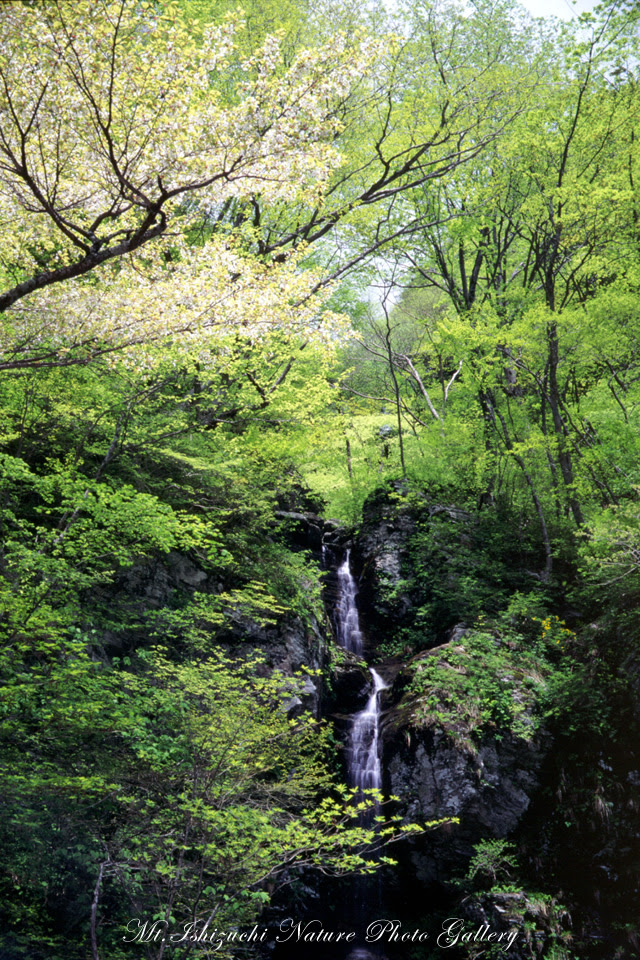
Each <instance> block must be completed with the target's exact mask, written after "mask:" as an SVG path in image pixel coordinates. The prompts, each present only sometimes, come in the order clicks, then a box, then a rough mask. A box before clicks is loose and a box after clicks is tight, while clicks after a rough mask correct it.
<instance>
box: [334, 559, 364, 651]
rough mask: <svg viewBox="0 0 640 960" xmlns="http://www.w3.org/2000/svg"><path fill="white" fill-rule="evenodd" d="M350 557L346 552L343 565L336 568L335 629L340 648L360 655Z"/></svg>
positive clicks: (360, 638)
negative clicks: (336, 601) (336, 600)
mask: <svg viewBox="0 0 640 960" xmlns="http://www.w3.org/2000/svg"><path fill="white" fill-rule="evenodd" d="M350 555H351V551H350V550H347V553H346V556H345V558H344V561H343V563H342V564H341V566H340V567H338V603H337V607H336V627H337V631H338V643H339V644H340V646H341V647H344V649H345V650H350V651H351V652H352V653H357V654H358V655H360V654H361V653H362V633H361V631H360V621H359V619H358V607H357V606H356V596H357V593H358V590H357V587H356V582H355V580H354V579H353V575H352V573H351V565H350Z"/></svg>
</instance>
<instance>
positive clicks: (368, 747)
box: [336, 550, 386, 790]
mask: <svg viewBox="0 0 640 960" xmlns="http://www.w3.org/2000/svg"><path fill="white" fill-rule="evenodd" d="M357 593H358V589H357V587H356V582H355V580H354V578H353V574H352V573H351V564H350V551H349V550H347V554H346V556H345V559H344V562H343V563H342V564H341V566H340V567H339V568H338V603H337V607H336V626H337V630H338V642H339V643H340V645H341V646H342V647H344V648H345V650H351V651H352V653H355V654H358V655H361V654H362V648H363V640H362V632H361V630H360V620H359V618H358V607H357V606H356V596H357ZM370 672H371V677H372V679H373V687H372V691H371V696H370V697H369V699H368V700H367V704H366V706H365V708H364V710H361V711H360V712H359V713H356V714H355V715H354V717H353V721H352V724H351V732H350V734H349V750H348V762H349V778H350V780H351V782H352V784H353V786H354V787H359V788H360V789H361V790H370V789H373V788H377V789H378V790H379V789H380V787H381V786H382V771H381V767H380V756H379V742H378V741H379V721H380V704H379V696H378V695H379V693H380V691H381V690H385V689H386V684H385V682H384V680H383V679H382V677H381V676H380V675H379V674H378V673H376V671H375V670H374V669H372V668H370Z"/></svg>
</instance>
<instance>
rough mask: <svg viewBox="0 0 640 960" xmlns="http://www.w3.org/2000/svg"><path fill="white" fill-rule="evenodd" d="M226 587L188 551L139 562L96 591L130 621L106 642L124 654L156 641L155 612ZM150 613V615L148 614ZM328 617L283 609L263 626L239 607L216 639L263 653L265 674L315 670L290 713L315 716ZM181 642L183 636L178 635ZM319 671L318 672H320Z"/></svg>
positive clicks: (228, 647)
mask: <svg viewBox="0 0 640 960" xmlns="http://www.w3.org/2000/svg"><path fill="white" fill-rule="evenodd" d="M223 589H224V587H223V584H221V583H218V582H216V581H215V579H214V578H212V577H210V576H209V575H208V574H207V573H206V572H205V571H204V570H202V569H201V568H200V567H198V566H197V564H196V563H195V562H194V561H193V560H192V559H191V558H190V557H189V556H187V555H184V554H180V553H177V552H171V553H169V554H167V555H166V556H161V557H157V558H155V559H152V560H146V561H145V562H142V563H139V564H135V565H134V566H132V567H131V568H129V569H125V570H123V571H122V572H121V574H120V576H119V577H118V578H117V579H116V580H115V581H114V583H113V584H105V585H104V586H103V587H102V588H101V589H100V590H96V591H95V598H94V599H95V602H96V604H100V605H101V606H102V607H103V609H104V610H105V611H107V612H108V611H110V612H111V613H113V611H114V610H115V609H117V611H118V619H119V620H120V621H123V620H125V619H127V620H129V622H130V624H131V627H130V629H129V630H128V631H127V632H126V634H124V633H121V632H115V631H113V630H108V629H106V630H104V631H103V635H102V641H103V644H104V647H105V649H106V650H107V651H109V652H113V653H116V652H117V653H118V654H120V652H121V651H125V652H127V651H128V650H129V649H135V648H136V647H138V646H144V645H147V644H149V643H150V642H157V640H156V638H155V637H154V634H153V629H154V626H153V624H154V621H153V616H154V615H156V613H157V615H158V616H159V617H160V621H159V622H162V617H163V611H164V610H167V611H173V610H176V609H180V608H181V607H182V606H183V605H184V604H185V603H189V602H190V601H191V600H192V599H193V598H194V596H195V595H196V593H197V594H200V595H205V596H206V595H209V596H215V595H216V594H218V593H220V592H221V591H222V590H223ZM150 614H151V616H150ZM329 633H330V628H329V624H328V622H320V621H319V620H318V619H317V618H316V617H315V616H314V614H313V613H312V612H309V614H308V616H307V617H306V619H304V620H303V618H302V617H300V616H296V615H294V614H285V615H281V616H279V617H278V618H277V620H276V622H275V623H269V624H267V625H263V624H260V623H257V622H256V621H255V620H253V619H252V618H251V617H250V616H246V615H243V614H242V612H241V611H239V610H238V611H237V612H235V613H231V615H229V616H228V617H227V621H226V623H225V625H224V629H222V628H221V629H219V630H218V631H217V635H216V637H215V643H216V645H217V646H218V647H220V648H221V649H224V650H225V651H227V652H228V653H229V655H230V656H231V657H238V658H245V657H248V656H251V655H252V654H254V653H257V654H258V655H259V656H260V657H261V658H263V663H262V665H261V666H260V668H259V669H260V670H262V671H263V672H264V673H265V674H266V673H268V672H271V671H274V670H278V671H280V672H281V673H283V674H285V676H293V675H294V674H296V673H297V672H298V671H300V670H301V668H303V667H304V668H306V669H308V670H310V671H311V675H310V676H306V677H304V679H303V681H302V687H301V689H299V690H298V691H296V693H295V695H293V694H292V699H291V703H290V704H289V712H290V714H291V716H296V715H298V714H299V713H300V712H302V711H303V710H309V711H311V712H312V713H313V715H314V716H315V717H319V716H320V714H321V712H322V700H323V697H324V695H325V691H324V689H323V682H322V677H321V675H320V673H321V671H322V670H323V669H324V668H325V667H326V665H327V662H328V656H329V654H328V645H327V643H328V636H329ZM177 640H178V642H180V638H179V636H178V638H177ZM316 671H317V673H316Z"/></svg>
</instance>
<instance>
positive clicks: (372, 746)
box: [349, 668, 386, 790]
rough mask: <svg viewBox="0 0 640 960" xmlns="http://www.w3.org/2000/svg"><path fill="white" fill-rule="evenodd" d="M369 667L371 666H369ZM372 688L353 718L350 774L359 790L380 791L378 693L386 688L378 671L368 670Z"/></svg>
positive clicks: (350, 741)
mask: <svg viewBox="0 0 640 960" xmlns="http://www.w3.org/2000/svg"><path fill="white" fill-rule="evenodd" d="M370 669H371V668H370ZM371 676H372V678H373V691H372V693H371V696H370V697H369V699H368V700H367V705H366V707H365V708H364V710H361V711H360V713H357V714H356V715H355V717H354V718H353V724H352V726H351V735H350V738H349V774H350V776H351V779H352V781H353V785H354V786H355V787H359V788H360V789H361V790H372V789H377V790H379V789H380V787H381V786H382V771H381V768H380V754H379V749H378V731H379V718H380V705H379V697H378V694H379V693H380V691H381V690H386V684H385V682H384V680H383V679H382V677H381V676H380V674H378V673H376V671H375V670H373V669H371Z"/></svg>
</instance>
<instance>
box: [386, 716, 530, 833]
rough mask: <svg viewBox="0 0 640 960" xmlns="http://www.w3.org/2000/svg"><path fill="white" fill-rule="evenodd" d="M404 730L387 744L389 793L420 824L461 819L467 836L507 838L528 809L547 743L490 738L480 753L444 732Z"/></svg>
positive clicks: (509, 737) (435, 730)
mask: <svg viewBox="0 0 640 960" xmlns="http://www.w3.org/2000/svg"><path fill="white" fill-rule="evenodd" d="M402 739H403V737H402V732H401V734H400V736H399V737H398V736H396V737H395V738H394V739H393V740H391V741H387V743H386V744H385V757H386V760H387V762H386V770H387V776H388V780H389V789H390V791H391V792H392V793H394V794H396V795H398V796H400V797H401V798H402V800H403V805H405V807H406V812H407V814H408V815H409V816H410V817H411V818H413V819H417V820H421V819H423V818H424V819H426V820H434V819H437V818H440V817H459V818H460V819H461V821H462V827H461V833H462V834H464V835H466V836H468V837H470V838H472V837H474V838H475V839H477V838H478V837H479V836H487V835H490V836H493V837H504V836H506V835H507V834H508V833H509V832H510V831H511V830H513V829H514V827H515V826H516V825H517V823H518V821H519V820H520V818H521V817H522V815H523V814H524V813H525V811H526V810H527V808H528V806H529V803H530V798H531V794H532V792H533V791H534V790H535V789H536V787H537V786H538V782H539V781H538V774H539V771H540V766H541V763H542V760H543V758H544V753H545V744H544V741H543V742H542V743H541V742H539V741H527V740H522V739H520V738H516V737H513V736H510V735H506V736H504V737H502V739H500V740H496V738H495V737H491V736H488V737H486V738H485V739H484V740H483V741H482V742H481V743H480V745H479V747H478V748H477V752H475V753H472V752H471V751H468V750H464V749H462V748H461V746H460V744H457V743H455V742H454V741H453V740H452V739H451V738H450V737H448V736H447V735H446V734H445V733H444V732H443V731H441V730H438V729H437V728H436V729H429V730H424V731H414V732H413V736H412V741H411V740H410V743H409V744H407V739H408V738H404V743H402V742H399V741H401V740H402Z"/></svg>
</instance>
